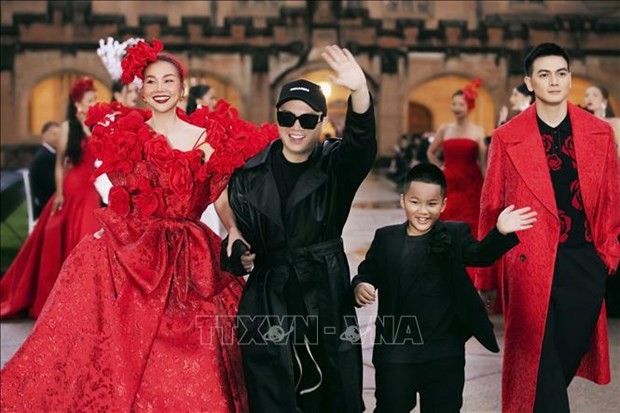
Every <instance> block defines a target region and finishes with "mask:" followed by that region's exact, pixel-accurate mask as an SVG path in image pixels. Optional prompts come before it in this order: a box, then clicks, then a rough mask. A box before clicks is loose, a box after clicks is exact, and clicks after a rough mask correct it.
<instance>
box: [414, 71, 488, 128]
mask: <svg viewBox="0 0 620 413" xmlns="http://www.w3.org/2000/svg"><path fill="white" fill-rule="evenodd" d="M471 81H472V79H470V78H467V77H464V76H458V75H447V76H440V77H436V78H434V79H431V80H428V81H426V82H424V83H422V84H421V85H419V86H417V87H416V88H415V89H414V90H413V91H412V92H411V94H410V95H409V102H410V103H415V104H417V105H420V106H424V107H426V108H427V109H428V110H429V111H430V113H431V115H432V120H433V123H432V130H437V128H439V126H440V125H442V124H444V123H450V122H454V116H453V115H452V112H451V111H450V104H451V102H452V94H454V92H456V91H457V90H460V89H462V88H463V87H465V85H467V84H468V83H469V82H471ZM495 113H496V110H495V103H494V102H493V98H492V97H491V94H490V93H489V92H488V91H487V90H486V89H485V88H484V85H482V86H481V87H480V88H478V97H477V98H476V107H475V108H474V109H473V110H472V111H471V113H470V114H469V120H470V122H472V123H475V124H477V125H480V126H482V127H483V128H484V130H485V132H486V133H487V134H489V135H490V134H491V132H492V131H493V129H494V128H495ZM409 124H411V120H409Z"/></svg>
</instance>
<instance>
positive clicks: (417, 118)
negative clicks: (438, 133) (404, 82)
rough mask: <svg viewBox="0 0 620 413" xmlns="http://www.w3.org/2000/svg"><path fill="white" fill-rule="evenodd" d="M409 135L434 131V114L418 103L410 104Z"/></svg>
mask: <svg viewBox="0 0 620 413" xmlns="http://www.w3.org/2000/svg"><path fill="white" fill-rule="evenodd" d="M408 119H409V127H408V128H407V131H408V133H409V134H413V133H424V132H430V131H432V130H433V113H432V112H431V111H430V109H429V108H428V107H426V106H424V105H422V104H420V103H418V102H409V117H408Z"/></svg>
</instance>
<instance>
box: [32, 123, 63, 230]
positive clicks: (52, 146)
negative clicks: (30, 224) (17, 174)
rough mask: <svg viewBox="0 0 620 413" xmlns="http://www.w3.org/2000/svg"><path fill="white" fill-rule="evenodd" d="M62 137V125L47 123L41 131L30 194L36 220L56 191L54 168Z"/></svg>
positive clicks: (33, 165)
mask: <svg viewBox="0 0 620 413" xmlns="http://www.w3.org/2000/svg"><path fill="white" fill-rule="evenodd" d="M59 137H60V125H59V124H58V123H56V122H47V123H46V124H45V125H43V129H42V130H41V140H42V143H41V147H40V148H39V150H37V153H36V154H35V155H34V158H33V159H32V162H31V164H30V168H28V170H29V174H30V194H31V196H32V211H33V217H34V219H37V218H39V215H40V214H41V211H42V210H43V207H44V206H45V204H47V201H48V200H49V199H50V197H51V196H52V194H53V193H54V192H55V191H56V182H55V180H54V166H55V165H56V146H57V145H58V139H59Z"/></svg>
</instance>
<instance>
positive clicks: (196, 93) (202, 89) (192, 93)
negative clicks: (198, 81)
mask: <svg viewBox="0 0 620 413" xmlns="http://www.w3.org/2000/svg"><path fill="white" fill-rule="evenodd" d="M210 89H211V86H209V85H196V86H192V87H190V88H189V96H188V97H187V109H185V113H187V114H188V115H191V114H192V113H194V111H195V110H196V108H197V107H198V105H197V104H196V100H197V99H200V98H201V97H203V96H204V95H205V94H206V93H207V92H208V91H209V90H210Z"/></svg>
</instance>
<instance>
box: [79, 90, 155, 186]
mask: <svg viewBox="0 0 620 413" xmlns="http://www.w3.org/2000/svg"><path fill="white" fill-rule="evenodd" d="M149 117H150V114H149V112H147V111H144V110H140V109H130V108H128V107H126V106H123V105H121V104H119V103H118V102H112V103H97V104H95V105H93V106H92V107H91V108H90V109H89V111H88V114H87V117H86V121H85V123H86V125H87V126H90V127H91V129H92V135H91V137H90V138H89V140H88V144H89V145H90V146H91V149H92V151H93V153H94V154H95V156H96V157H97V159H99V160H101V162H102V165H101V166H100V167H99V168H97V169H96V170H95V172H94V174H95V176H98V175H102V174H104V173H107V174H108V175H109V176H110V179H112V177H113V176H117V175H118V174H131V173H132V172H133V171H134V166H135V163H136V162H139V161H141V160H142V146H143V144H144V142H145V141H146V140H147V139H149V138H150V137H151V132H150V130H149V128H148V126H147V125H146V123H145V122H146V120H147V119H148V118H149ZM112 181H113V182H114V180H112Z"/></svg>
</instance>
